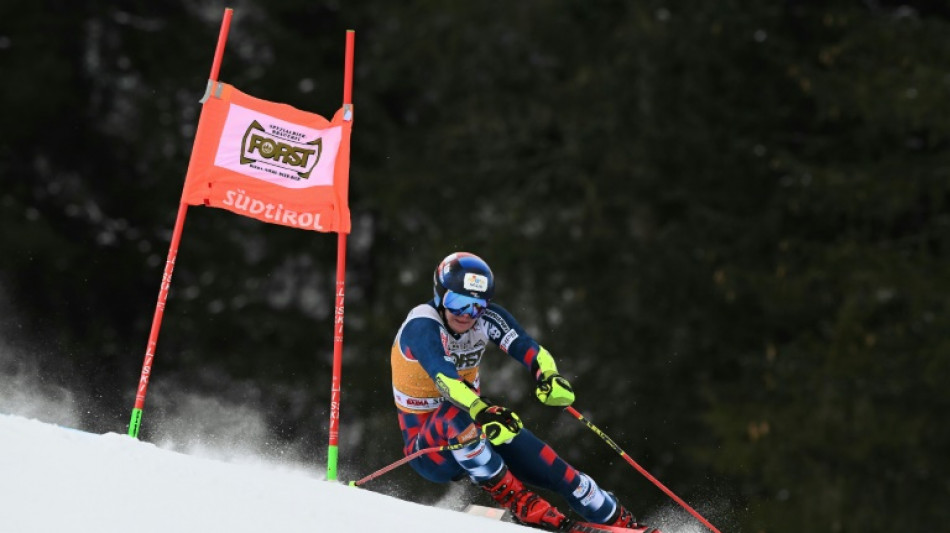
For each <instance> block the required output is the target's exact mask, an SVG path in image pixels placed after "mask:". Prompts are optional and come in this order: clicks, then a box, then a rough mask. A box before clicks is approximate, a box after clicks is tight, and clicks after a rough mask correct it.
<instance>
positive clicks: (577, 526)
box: [465, 505, 662, 533]
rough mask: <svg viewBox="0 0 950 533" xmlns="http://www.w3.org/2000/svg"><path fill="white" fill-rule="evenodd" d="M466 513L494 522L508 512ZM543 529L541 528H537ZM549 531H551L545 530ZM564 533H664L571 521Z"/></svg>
mask: <svg viewBox="0 0 950 533" xmlns="http://www.w3.org/2000/svg"><path fill="white" fill-rule="evenodd" d="M465 513H466V514H470V515H475V516H483V517H485V518H490V519H492V520H501V519H502V518H504V517H505V515H506V514H507V512H506V511H505V510H504V509H498V508H495V507H485V506H482V505H469V506H468V507H466V508H465ZM520 525H523V526H527V527H535V526H532V525H531V524H520ZM537 529H541V528H537ZM545 531H549V530H545ZM561 531H562V532H563V533H662V532H661V531H660V530H659V529H656V528H652V527H648V526H637V527H635V528H627V527H613V526H605V525H604V524H595V523H593V522H577V521H575V520H571V525H570V527H568V528H567V529H562V530H561Z"/></svg>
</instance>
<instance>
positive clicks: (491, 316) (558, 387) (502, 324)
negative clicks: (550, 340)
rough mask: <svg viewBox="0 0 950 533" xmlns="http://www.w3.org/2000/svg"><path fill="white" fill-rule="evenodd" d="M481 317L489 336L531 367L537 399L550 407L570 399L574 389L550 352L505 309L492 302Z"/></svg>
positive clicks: (568, 403) (511, 354)
mask: <svg viewBox="0 0 950 533" xmlns="http://www.w3.org/2000/svg"><path fill="white" fill-rule="evenodd" d="M483 317H484V319H485V320H486V321H487V322H489V324H490V327H489V333H490V334H489V338H490V339H491V340H492V341H494V342H495V343H496V344H498V347H499V348H501V349H502V350H504V351H505V352H506V353H508V355H510V356H511V357H512V358H514V359H515V360H516V361H518V362H520V363H521V364H522V365H524V366H525V367H527V368H528V369H529V370H530V371H531V375H532V376H534V379H535V381H536V382H537V387H536V388H535V391H534V393H535V396H537V398H538V400H539V401H540V402H541V403H543V404H544V405H550V406H553V407H566V406H568V405H571V404H572V403H574V389H573V388H571V384H570V383H569V382H568V381H567V379H565V378H564V377H563V376H562V375H561V374H560V373H559V372H558V370H557V364H556V363H555V362H554V357H553V356H552V355H551V352H549V351H547V349H545V348H544V347H543V346H541V345H540V344H538V342H537V341H535V340H534V339H533V338H531V336H530V335H528V333H527V332H526V331H525V330H524V328H522V327H521V325H520V324H518V321H517V320H515V318H514V316H512V315H511V313H509V312H508V310H506V309H505V308H504V307H502V306H500V305H498V304H494V303H492V304H489V306H488V309H487V310H486V311H485V313H484V315H483Z"/></svg>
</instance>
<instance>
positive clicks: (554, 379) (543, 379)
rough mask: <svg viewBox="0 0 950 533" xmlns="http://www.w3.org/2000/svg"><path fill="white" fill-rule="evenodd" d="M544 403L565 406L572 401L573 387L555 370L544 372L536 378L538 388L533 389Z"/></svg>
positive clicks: (552, 405)
mask: <svg viewBox="0 0 950 533" xmlns="http://www.w3.org/2000/svg"><path fill="white" fill-rule="evenodd" d="M534 395H535V396H537V397H538V400H540V401H541V403H543V404H544V405H549V406H551V407H567V406H568V405H571V404H572V403H574V389H573V388H571V384H570V383H568V381H567V380H566V379H564V376H562V375H560V374H558V373H557V372H544V373H543V374H541V376H540V377H539V378H538V388H536V389H535V390H534Z"/></svg>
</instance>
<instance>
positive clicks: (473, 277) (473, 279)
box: [462, 273, 488, 292]
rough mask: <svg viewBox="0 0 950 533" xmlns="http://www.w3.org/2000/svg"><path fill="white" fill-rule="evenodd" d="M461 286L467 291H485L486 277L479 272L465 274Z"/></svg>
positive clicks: (486, 286) (486, 285)
mask: <svg viewBox="0 0 950 533" xmlns="http://www.w3.org/2000/svg"><path fill="white" fill-rule="evenodd" d="M462 286H463V287H465V290H467V291H478V292H485V291H486V290H488V277H487V276H483V275H481V274H472V273H468V274H465V279H463V280H462Z"/></svg>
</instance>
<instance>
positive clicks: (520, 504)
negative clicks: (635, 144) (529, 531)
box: [482, 466, 570, 531]
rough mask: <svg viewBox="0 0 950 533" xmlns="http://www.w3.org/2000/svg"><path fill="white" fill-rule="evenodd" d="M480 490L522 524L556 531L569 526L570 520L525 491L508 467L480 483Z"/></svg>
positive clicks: (541, 499) (540, 498) (528, 491)
mask: <svg viewBox="0 0 950 533" xmlns="http://www.w3.org/2000/svg"><path fill="white" fill-rule="evenodd" d="M482 488H483V489H485V490H486V491H488V493H489V494H491V497H492V499H494V500H495V501H496V502H498V503H499V504H500V505H501V506H502V507H505V508H507V509H508V510H509V511H511V514H512V515H514V517H515V520H517V521H518V522H521V523H522V524H529V525H532V526H537V527H541V528H544V529H549V530H551V531H557V530H560V529H562V528H566V527H568V526H569V525H570V520H568V518H567V517H566V516H564V515H563V514H561V511H558V510H557V507H554V506H553V505H551V504H550V503H548V502H547V501H546V500H545V499H544V498H542V497H540V496H538V495H537V494H535V493H533V492H531V491H530V490H528V489H526V488H525V487H524V485H523V484H522V483H521V481H519V480H518V478H516V477H515V476H514V475H512V474H511V472H509V471H508V467H507V466H505V467H504V468H503V469H502V471H501V472H499V473H498V474H497V475H496V476H495V477H493V478H491V479H490V480H488V481H485V482H484V483H482Z"/></svg>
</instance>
